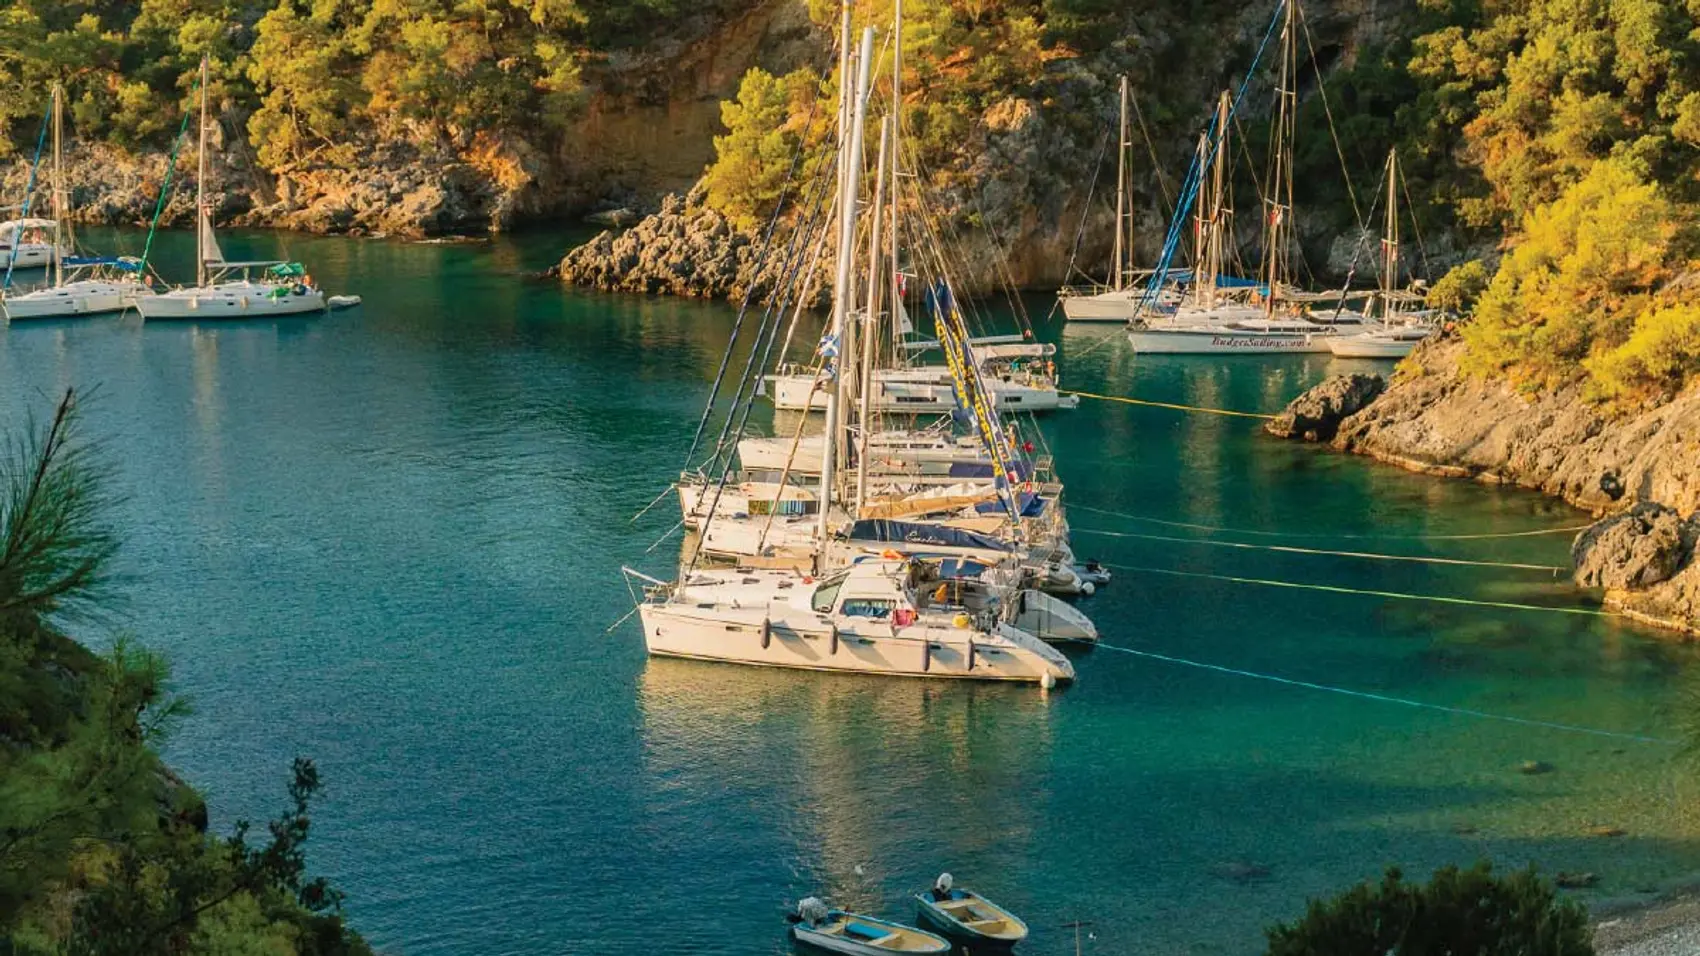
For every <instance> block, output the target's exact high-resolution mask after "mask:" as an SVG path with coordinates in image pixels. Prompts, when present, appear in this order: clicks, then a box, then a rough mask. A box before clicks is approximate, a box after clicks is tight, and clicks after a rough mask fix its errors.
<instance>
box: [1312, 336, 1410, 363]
mask: <svg viewBox="0 0 1700 956" xmlns="http://www.w3.org/2000/svg"><path fill="white" fill-rule="evenodd" d="M1424 338H1427V336H1426V335H1424V336H1421V337H1417V338H1411V337H1409V336H1394V335H1385V334H1377V333H1374V332H1370V333H1366V334H1363V335H1339V336H1335V337H1334V338H1332V339H1330V340H1329V342H1328V347H1329V349H1330V350H1332V351H1333V353H1334V354H1335V356H1337V357H1339V358H1381V359H1398V358H1404V357H1405V356H1407V355H1410V354H1411V353H1412V352H1413V351H1415V350H1416V348H1417V346H1418V345H1421V344H1422V342H1423V339H1424Z"/></svg>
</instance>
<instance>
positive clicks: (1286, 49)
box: [1263, 0, 1298, 317]
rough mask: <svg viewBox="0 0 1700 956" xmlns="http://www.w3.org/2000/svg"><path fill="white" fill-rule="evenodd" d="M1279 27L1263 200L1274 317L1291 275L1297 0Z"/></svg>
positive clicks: (1289, 3) (1266, 276) (1269, 309)
mask: <svg viewBox="0 0 1700 956" xmlns="http://www.w3.org/2000/svg"><path fill="white" fill-rule="evenodd" d="M1285 2H1286V19H1285V22H1284V23H1283V24H1282V26H1281V78H1280V85H1279V86H1278V87H1277V88H1276V91H1275V99H1276V104H1275V137H1274V141H1273V142H1271V143H1270V147H1269V149H1270V154H1269V161H1270V170H1269V196H1268V198H1266V199H1264V201H1263V202H1264V247H1263V281H1264V283H1265V287H1266V288H1267V290H1268V297H1267V300H1266V302H1265V304H1264V314H1265V315H1268V316H1271V317H1273V316H1274V314H1275V297H1276V295H1277V294H1278V293H1279V292H1280V287H1281V283H1282V282H1284V281H1286V280H1287V279H1288V277H1289V276H1291V275H1292V261H1291V257H1292V241H1293V133H1294V129H1295V124H1296V123H1297V118H1298V116H1297V114H1298V34H1297V33H1296V32H1295V28H1296V26H1297V23H1296V18H1297V14H1298V0H1285Z"/></svg>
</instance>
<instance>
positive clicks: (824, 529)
mask: <svg viewBox="0 0 1700 956" xmlns="http://www.w3.org/2000/svg"><path fill="white" fill-rule="evenodd" d="M845 16H846V21H845V23H846V26H848V22H849V21H848V16H849V14H848V13H846V14H845ZM873 58H874V29H873V27H867V28H864V29H863V31H862V48H861V52H860V54H859V57H858V59H857V61H856V73H857V75H856V85H855V91H854V93H853V94H852V93H851V91H850V90H851V88H850V86H849V77H848V76H845V77H842V78H841V80H840V83H839V87H840V91H841V93H842V94H844V95H853V96H854V97H855V99H854V100H852V101H851V104H852V107H853V108H852V111H851V112H852V118H851V121H850V136H849V139H848V141H847V142H846V141H844V140H840V142H845V148H844V150H843V152H844V156H845V160H844V182H843V189H844V196H843V198H842V199H841V200H840V201H839V207H838V208H839V219H838V269H837V274H836V276H835V277H834V282H833V287H832V332H831V336H832V339H833V340H835V341H839V342H842V341H843V338H844V333H845V331H846V329H847V327H848V325H849V322H848V319H849V311H850V307H851V306H852V304H853V300H852V298H851V295H852V293H851V262H852V260H853V259H854V257H855V253H856V201H857V194H858V192H859V191H860V190H859V189H858V187H859V186H860V185H861V178H862V177H861V171H862V127H863V124H864V123H865V121H866V120H867V113H868V109H867V106H868V81H869V79H870V70H871V69H872V67H873ZM829 361H830V359H829ZM839 377H840V378H842V377H843V366H842V365H840V372H839ZM839 399H840V395H839V391H838V387H837V385H836V383H835V385H834V387H833V388H829V389H827V392H826V441H825V442H824V443H823V444H824V445H825V448H824V449H823V453H822V455H821V479H820V481H821V508H820V524H819V525H818V527H817V533H818V534H819V536H820V544H821V547H822V548H825V546H826V538H827V533H828V519H829V518H830V514H829V513H830V512H831V510H832V509H831V505H832V497H833V484H834V479H835V478H836V475H835V474H834V468H835V466H836V464H837V462H836V461H835V459H836V458H837V457H838V454H839V449H840V447H841V446H842V444H843V442H844V422H843V417H842V413H843V410H842V409H841V408H840V407H839V406H840V404H841V402H840V400H839Z"/></svg>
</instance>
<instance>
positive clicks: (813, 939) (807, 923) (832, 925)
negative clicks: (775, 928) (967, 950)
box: [791, 896, 950, 956]
mask: <svg viewBox="0 0 1700 956" xmlns="http://www.w3.org/2000/svg"><path fill="white" fill-rule="evenodd" d="M791 938H792V939H794V940H796V941H797V942H799V943H803V944H805V945H807V946H811V947H814V948H815V949H819V950H824V951H826V952H829V953H843V954H845V956H881V954H884V953H948V952H950V943H949V942H947V941H946V940H944V939H942V938H940V937H938V936H934V935H933V934H932V933H929V932H927V931H925V930H919V929H916V928H914V927H913V926H904V925H903V924H901V923H893V922H890V921H889V920H883V919H876V918H875V917H872V916H865V915H863V914H861V913H846V912H844V911H843V910H835V909H829V908H828V907H827V905H826V904H825V903H823V902H821V901H820V900H818V899H816V898H814V897H812V896H811V897H809V898H808V899H806V900H803V901H802V902H801V903H799V904H798V905H797V915H796V916H795V917H793V919H792V926H791Z"/></svg>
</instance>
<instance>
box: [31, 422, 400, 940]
mask: <svg viewBox="0 0 1700 956" xmlns="http://www.w3.org/2000/svg"><path fill="white" fill-rule="evenodd" d="M76 430H77V418H76V401H75V398H74V396H73V395H72V394H70V393H67V395H66V397H65V399H64V400H63V401H62V402H61V403H60V404H59V406H58V408H57V410H56V411H55V413H54V416H53V418H52V419H51V420H50V421H49V422H48V423H47V424H46V425H45V426H44V427H42V428H39V429H33V428H32V429H31V430H30V431H31V434H30V435H29V436H28V437H25V438H21V439H18V440H17V441H15V442H14V443H13V446H12V447H13V449H14V453H13V454H12V455H11V456H10V457H9V458H7V459H6V460H4V461H0V495H3V497H0V536H3V539H4V540H3V542H0V940H3V941H5V943H7V944H9V945H8V946H5V947H3V948H5V949H6V950H7V951H8V952H12V951H16V952H54V953H68V954H87V956H138V954H143V956H145V954H161V956H163V954H182V953H208V954H214V953H216V954H228V953H278V954H303V956H306V954H325V956H332V954H336V956H368V954H369V953H370V950H369V949H368V948H367V947H366V944H365V943H364V942H363V941H361V940H360V938H359V937H358V936H355V935H353V934H352V933H350V932H348V931H347V929H346V928H345V927H344V926H343V924H342V920H341V917H340V916H339V915H338V914H337V908H338V905H339V903H340V900H341V896H340V894H338V893H337V892H336V891H335V890H333V889H331V888H330V887H329V886H328V885H326V884H325V882H324V881H323V880H316V879H310V878H308V877H307V876H306V859H305V855H304V844H305V841H306V839H307V835H308V832H309V828H310V821H309V818H308V810H309V804H310V801H311V799H312V797H313V795H314V794H315V793H316V792H317V790H318V788H319V778H318V773H317V771H316V770H315V769H314V768H313V765H312V764H311V762H309V761H305V760H298V761H297V762H296V765H295V768H294V779H293V782H292V784H291V786H290V806H289V808H288V809H286V810H285V811H284V813H283V814H281V815H280V816H279V817H278V818H277V819H275V820H273V821H271V822H270V823H269V824H268V826H267V833H268V835H269V839H268V840H267V841H266V842H265V843H263V844H259V845H254V844H250V842H249V839H248V830H249V828H248V826H247V824H245V823H244V824H238V825H237V827H236V831H235V833H234V834H233V835H232V836H231V837H229V838H227V839H224V840H209V839H208V838H207V836H206V834H205V833H204V832H203V831H204V828H205V808H204V805H203V804H202V802H201V799H200V797H199V796H198V795H196V794H195V793H194V792H193V791H192V790H190V789H189V788H188V787H186V786H184V785H183V784H181V783H179V782H178V781H177V780H176V779H175V778H174V777H172V776H171V774H170V772H169V771H168V770H166V769H165V767H164V766H163V765H162V764H161V763H160V760H159V757H158V755H157V753H156V752H155V750H154V747H155V745H157V744H158V743H159V742H160V741H161V740H163V738H164V737H165V735H166V734H167V733H169V731H170V729H171V728H172V726H173V725H175V724H176V723H177V722H178V721H180V720H182V719H183V718H184V717H186V716H187V714H188V712H189V711H188V707H187V704H186V703H185V702H184V701H182V700H181V699H180V698H177V697H174V696H173V695H171V694H170V692H169V691H168V689H167V686H166V682H167V673H166V667H165V664H164V662H163V661H162V660H161V659H160V658H159V657H158V656H157V655H154V654H151V653H149V652H147V651H145V650H143V649H141V648H140V647H138V646H137V645H136V644H134V643H132V642H131V641H129V640H126V639H119V640H117V641H116V642H114V644H113V646H112V649H111V651H110V652H108V653H107V654H106V655H104V656H97V655H95V654H93V653H91V652H89V651H87V650H86V649H84V648H82V647H81V646H80V645H79V644H77V643H76V642H74V641H72V640H70V639H69V638H67V637H65V636H63V635H62V634H60V633H58V632H57V630H55V624H56V622H59V621H62V620H64V619H65V616H66V614H67V612H69V611H81V612H84V613H85V614H88V613H91V612H95V611H98V610H100V609H101V608H102V607H104V606H105V605H107V604H108V603H109V602H110V600H111V593H110V591H109V590H108V589H107V587H106V585H107V584H108V582H109V580H110V579H109V574H108V570H107V567H108V565H109V563H110V560H111V558H112V555H113V552H114V547H115V539H114V537H113V535H112V534H111V532H110V530H109V529H108V527H107V526H106V524H105V520H106V514H105V512H106V508H107V507H108V504H109V502H110V499H109V497H108V496H107V495H106V494H105V492H104V490H103V477H104V474H105V470H104V467H103V465H102V463H101V462H100V461H99V458H98V455H97V454H96V453H95V451H94V450H92V449H91V448H90V447H89V446H88V445H87V444H85V443H83V442H81V441H80V440H79V439H78V437H77V434H76Z"/></svg>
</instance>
